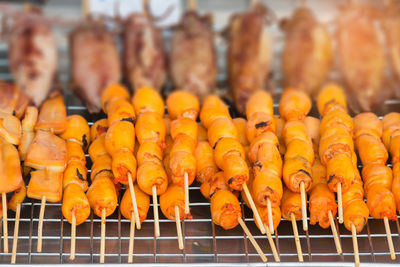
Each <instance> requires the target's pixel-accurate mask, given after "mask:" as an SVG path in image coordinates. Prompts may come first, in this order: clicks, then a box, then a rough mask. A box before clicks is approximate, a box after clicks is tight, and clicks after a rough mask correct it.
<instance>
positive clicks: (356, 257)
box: [351, 223, 360, 267]
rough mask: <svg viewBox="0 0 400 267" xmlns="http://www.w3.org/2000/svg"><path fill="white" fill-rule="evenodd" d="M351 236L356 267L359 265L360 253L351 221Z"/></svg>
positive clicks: (354, 228)
mask: <svg viewBox="0 0 400 267" xmlns="http://www.w3.org/2000/svg"><path fill="white" fill-rule="evenodd" d="M351 237H352V239H353V250H354V264H355V265H356V266H357V267H358V266H360V255H359V254H358V242H357V232H356V226H355V225H354V224H353V223H352V224H351Z"/></svg>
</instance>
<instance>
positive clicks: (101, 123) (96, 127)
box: [90, 119, 108, 142]
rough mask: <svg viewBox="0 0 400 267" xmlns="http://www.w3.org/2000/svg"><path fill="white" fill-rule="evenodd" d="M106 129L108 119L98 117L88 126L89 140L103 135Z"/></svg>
mask: <svg viewBox="0 0 400 267" xmlns="http://www.w3.org/2000/svg"><path fill="white" fill-rule="evenodd" d="M107 130H108V120H107V119H100V120H98V121H95V122H94V123H93V125H92V127H90V138H91V142H93V141H95V140H96V139H97V137H99V136H101V135H105V134H106V133H107Z"/></svg>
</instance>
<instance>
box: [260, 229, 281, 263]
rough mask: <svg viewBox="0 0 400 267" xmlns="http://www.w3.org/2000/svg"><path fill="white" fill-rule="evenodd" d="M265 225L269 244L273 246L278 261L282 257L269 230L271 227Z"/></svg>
mask: <svg viewBox="0 0 400 267" xmlns="http://www.w3.org/2000/svg"><path fill="white" fill-rule="evenodd" d="M264 227H265V232H267V239H268V243H269V246H270V247H271V251H272V255H274V259H275V261H276V262H280V261H281V259H280V258H279V254H278V252H277V250H276V246H275V243H274V240H273V239H272V235H271V232H270V230H269V227H267V226H266V225H265V224H264Z"/></svg>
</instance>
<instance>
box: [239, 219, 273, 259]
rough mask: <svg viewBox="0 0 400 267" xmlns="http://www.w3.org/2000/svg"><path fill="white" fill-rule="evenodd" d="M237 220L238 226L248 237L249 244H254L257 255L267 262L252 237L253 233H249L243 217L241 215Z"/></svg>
mask: <svg viewBox="0 0 400 267" xmlns="http://www.w3.org/2000/svg"><path fill="white" fill-rule="evenodd" d="M238 222H239V224H240V226H241V227H242V229H243V231H244V232H245V233H246V235H247V237H248V238H249V240H250V242H251V244H252V245H253V246H254V248H255V249H256V251H257V253H258V255H260V258H261V260H262V261H263V262H267V257H265V255H264V252H263V251H262V250H261V248H260V246H259V245H258V244H257V242H256V240H255V239H254V237H253V235H252V234H251V233H250V230H249V228H247V226H246V224H245V223H244V221H243V219H242V218H241V217H238ZM261 225H262V226H264V224H260V226H261Z"/></svg>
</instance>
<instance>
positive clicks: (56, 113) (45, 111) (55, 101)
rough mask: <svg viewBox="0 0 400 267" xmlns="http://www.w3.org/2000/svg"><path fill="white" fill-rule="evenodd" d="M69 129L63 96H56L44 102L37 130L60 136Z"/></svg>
mask: <svg viewBox="0 0 400 267" xmlns="http://www.w3.org/2000/svg"><path fill="white" fill-rule="evenodd" d="M66 128H67V111H66V109H65V105H64V99H63V97H62V95H58V94H57V95H56V96H55V97H53V98H49V99H47V100H46V101H44V102H43V105H42V107H41V108H40V112H39V117H38V120H37V123H36V126H35V130H45V131H51V132H54V133H55V134H60V133H63V132H64V131H65V129H66Z"/></svg>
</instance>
